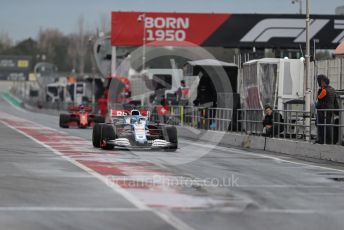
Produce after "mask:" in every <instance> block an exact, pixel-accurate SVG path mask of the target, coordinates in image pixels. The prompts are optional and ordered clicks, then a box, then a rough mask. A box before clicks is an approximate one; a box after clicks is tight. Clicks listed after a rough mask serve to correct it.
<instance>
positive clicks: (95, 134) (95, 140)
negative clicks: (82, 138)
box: [92, 123, 102, 148]
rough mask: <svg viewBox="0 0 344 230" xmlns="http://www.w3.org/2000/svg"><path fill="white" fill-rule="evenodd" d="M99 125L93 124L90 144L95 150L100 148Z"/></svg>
mask: <svg viewBox="0 0 344 230" xmlns="http://www.w3.org/2000/svg"><path fill="white" fill-rule="evenodd" d="M101 126H102V125H101V124H97V123H96V124H94V126H93V131H92V144H93V146H94V147H95V148H100V131H101Z"/></svg>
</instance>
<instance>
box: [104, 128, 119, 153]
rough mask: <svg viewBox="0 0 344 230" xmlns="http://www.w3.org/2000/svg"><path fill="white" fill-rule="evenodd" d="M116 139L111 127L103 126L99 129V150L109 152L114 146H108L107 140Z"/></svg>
mask: <svg viewBox="0 0 344 230" xmlns="http://www.w3.org/2000/svg"><path fill="white" fill-rule="evenodd" d="M114 139H116V132H115V129H114V128H113V126H112V125H110V124H103V125H102V126H101V129H100V148H102V149H106V150H110V149H113V148H114V145H112V144H108V143H107V140H114Z"/></svg>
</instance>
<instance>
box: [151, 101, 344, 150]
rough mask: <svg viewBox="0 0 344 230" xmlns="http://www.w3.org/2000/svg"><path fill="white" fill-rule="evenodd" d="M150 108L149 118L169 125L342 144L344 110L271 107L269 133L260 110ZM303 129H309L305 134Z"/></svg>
mask: <svg viewBox="0 0 344 230" xmlns="http://www.w3.org/2000/svg"><path fill="white" fill-rule="evenodd" d="M154 110H156V109H154V108H153V112H152V117H153V120H155V119H156V118H158V119H160V122H163V123H166V124H171V125H181V126H190V127H194V128H197V129H205V130H216V131H224V132H238V133H241V134H249V135H259V136H267V137H271V138H280V139H290V140H298V141H309V142H317V143H320V144H340V145H344V109H336V110H316V111H315V112H314V113H310V112H306V111H302V110H274V112H273V114H272V117H273V118H272V120H273V126H272V130H271V132H270V133H267V132H266V128H264V127H263V119H264V116H265V114H264V111H263V110H261V109H238V110H235V111H233V110H232V109H221V108H201V107H184V106H169V107H168V112H167V113H166V114H165V115H164V116H159V115H158V114H157V112H154ZM309 117H310V118H311V124H310V126H308V125H307V123H306V118H309ZM306 130H310V135H309V136H308V135H307V134H308V133H307V132H306Z"/></svg>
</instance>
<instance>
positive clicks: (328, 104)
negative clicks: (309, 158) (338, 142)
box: [316, 75, 336, 144]
mask: <svg viewBox="0 0 344 230" xmlns="http://www.w3.org/2000/svg"><path fill="white" fill-rule="evenodd" d="M317 80H318V84H319V86H320V88H319V90H318V102H317V104H316V108H317V109H318V111H317V126H318V140H317V141H316V143H318V144H324V143H325V141H326V143H327V144H332V133H333V127H331V126H330V125H331V123H332V116H333V111H322V110H327V109H335V100H336V91H335V90H334V89H333V88H332V87H331V86H329V84H330V80H329V79H328V78H327V77H326V76H325V75H319V76H317ZM325 135H326V140H325Z"/></svg>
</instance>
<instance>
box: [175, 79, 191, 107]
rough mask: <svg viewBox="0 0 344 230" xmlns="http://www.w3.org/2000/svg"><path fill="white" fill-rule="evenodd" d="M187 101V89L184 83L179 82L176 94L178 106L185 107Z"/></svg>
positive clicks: (182, 81)
mask: <svg viewBox="0 0 344 230" xmlns="http://www.w3.org/2000/svg"><path fill="white" fill-rule="evenodd" d="M188 99H189V88H187V87H186V84H185V81H184V80H181V81H180V87H179V88H178V90H177V92H176V101H177V104H178V105H187V104H188Z"/></svg>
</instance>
